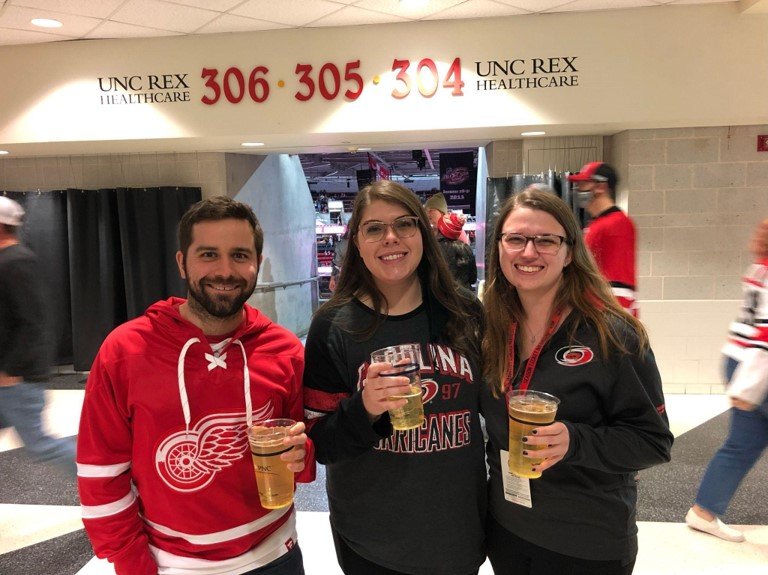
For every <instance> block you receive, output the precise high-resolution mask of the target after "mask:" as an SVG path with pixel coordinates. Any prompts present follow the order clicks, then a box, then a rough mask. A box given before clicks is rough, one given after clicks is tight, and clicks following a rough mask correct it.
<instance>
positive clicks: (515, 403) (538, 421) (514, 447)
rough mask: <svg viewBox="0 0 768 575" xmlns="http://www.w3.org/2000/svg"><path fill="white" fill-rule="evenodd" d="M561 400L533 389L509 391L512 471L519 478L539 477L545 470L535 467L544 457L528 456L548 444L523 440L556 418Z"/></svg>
mask: <svg viewBox="0 0 768 575" xmlns="http://www.w3.org/2000/svg"><path fill="white" fill-rule="evenodd" d="M559 403H560V400H559V399H557V398H556V397H555V396H554V395H550V394H548V393H542V392H541V391H533V390H527V389H526V390H519V389H517V390H514V391H510V392H509V393H508V394H507V413H508V415H509V471H510V473H512V475H517V476H518V477H527V478H529V479H537V478H539V477H541V471H533V470H532V468H533V467H534V466H536V465H538V464H540V463H541V462H542V461H543V459H540V458H535V457H527V456H525V455H523V450H525V451H527V452H528V453H529V454H530V453H531V452H532V451H536V450H539V449H544V448H545V447H546V446H544V445H530V444H528V443H523V437H525V436H527V435H530V433H531V430H532V429H534V428H536V427H542V426H544V425H548V424H550V423H552V422H553V421H555V414H556V413H557V406H558V404H559Z"/></svg>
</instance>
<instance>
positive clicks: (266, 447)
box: [248, 419, 296, 509]
mask: <svg viewBox="0 0 768 575" xmlns="http://www.w3.org/2000/svg"><path fill="white" fill-rule="evenodd" d="M294 425H296V422H295V421H294V420H293V419H267V420H264V421H259V422H258V423H255V424H254V425H253V427H251V428H250V429H249V430H248V443H249V444H250V446H251V457H252V458H253V469H254V472H255V473H256V484H257V486H258V488H259V500H260V501H261V506H262V507H264V509H280V508H281V507H287V506H288V505H290V504H291V503H293V471H291V470H290V469H288V464H287V463H286V462H285V461H283V460H282V459H280V455H281V454H283V453H285V452H287V451H290V450H291V449H293V445H285V444H284V443H283V438H285V437H288V435H289V433H288V430H289V429H290V428H291V427H293V426H294Z"/></svg>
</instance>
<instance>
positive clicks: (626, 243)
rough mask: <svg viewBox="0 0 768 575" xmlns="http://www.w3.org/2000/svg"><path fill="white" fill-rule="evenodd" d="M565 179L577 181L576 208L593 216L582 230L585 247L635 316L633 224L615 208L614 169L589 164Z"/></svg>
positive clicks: (594, 163)
mask: <svg viewBox="0 0 768 575" xmlns="http://www.w3.org/2000/svg"><path fill="white" fill-rule="evenodd" d="M568 180H569V181H571V182H576V184H577V187H578V194H577V199H578V203H579V206H580V207H582V208H585V209H586V210H587V212H588V213H589V215H590V216H591V217H592V221H591V222H590V223H589V225H588V226H587V227H586V228H585V229H584V239H585V240H586V243H587V247H589V250H590V251H591V252H592V255H593V256H594V258H595V261H596V262H597V266H598V268H600V271H601V272H602V274H603V276H605V278H606V279H607V280H608V282H609V283H610V284H611V287H612V289H613V295H614V296H616V299H617V300H618V301H619V303H620V304H621V306H622V307H623V308H624V309H626V310H627V311H628V312H629V313H631V314H632V315H634V316H635V317H637V315H638V306H637V300H636V294H635V290H636V288H637V279H636V277H635V252H636V233H635V224H634V223H633V222H632V220H631V219H629V217H627V215H626V214H625V213H624V212H622V211H621V210H620V209H619V208H618V207H617V206H616V183H617V182H618V176H617V175H616V170H614V169H613V168H612V167H611V166H609V165H608V164H605V163H603V162H590V163H589V164H587V165H585V166H584V167H583V168H581V171H580V172H579V173H578V174H573V175H570V176H568Z"/></svg>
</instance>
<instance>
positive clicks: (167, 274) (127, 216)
mask: <svg viewBox="0 0 768 575" xmlns="http://www.w3.org/2000/svg"><path fill="white" fill-rule="evenodd" d="M3 193H4V194H5V195H7V196H8V197H9V198H11V199H13V200H15V201H17V202H19V203H20V204H21V205H22V206H23V207H24V209H25V211H26V217H25V222H24V226H23V227H22V231H21V240H22V241H23V242H24V244H26V245H27V246H28V247H29V248H30V249H31V250H32V251H33V252H35V254H36V255H37V257H38V258H39V260H40V263H41V265H40V282H41V283H42V284H43V287H44V289H45V290H46V292H47V294H48V297H47V298H46V300H47V304H48V308H47V310H46V311H47V312H48V313H49V315H50V317H51V329H52V330H53V333H54V337H55V340H56V355H55V362H56V364H68V363H72V364H73V365H74V368H75V370H77V371H87V370H89V369H90V368H91V364H92V363H93V359H94V357H96V352H97V351H98V350H99V346H101V342H102V341H103V340H104V338H105V337H106V336H107V334H109V332H110V331H112V330H113V329H114V328H115V327H117V326H118V325H120V324H121V323H123V322H124V321H126V320H128V319H132V318H134V317H137V316H139V315H141V314H142V313H144V310H145V309H146V308H147V307H149V306H150V305H151V304H153V303H154V302H155V301H157V300H159V299H165V298H167V297H169V296H172V295H178V296H184V295H185V294H186V286H185V284H184V282H183V281H182V280H181V278H180V277H179V273H178V271H177V267H176V251H177V249H178V245H177V239H176V228H177V226H178V222H179V220H180V219H181V216H182V215H183V214H184V212H186V211H187V209H188V208H189V206H191V205H192V204H194V203H195V202H197V201H199V200H200V198H201V193H200V188H182V187H164V188H138V189H131V188H121V189H117V190H114V189H107V190H73V189H69V190H66V191H53V192H3Z"/></svg>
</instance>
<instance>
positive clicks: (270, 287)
mask: <svg viewBox="0 0 768 575" xmlns="http://www.w3.org/2000/svg"><path fill="white" fill-rule="evenodd" d="M308 283H317V276H314V277H311V278H307V279H303V280H294V281H291V282H272V283H266V284H257V285H256V289H254V290H253V291H254V293H263V292H267V291H275V290H278V289H285V288H288V287H291V286H300V285H304V284H308Z"/></svg>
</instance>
